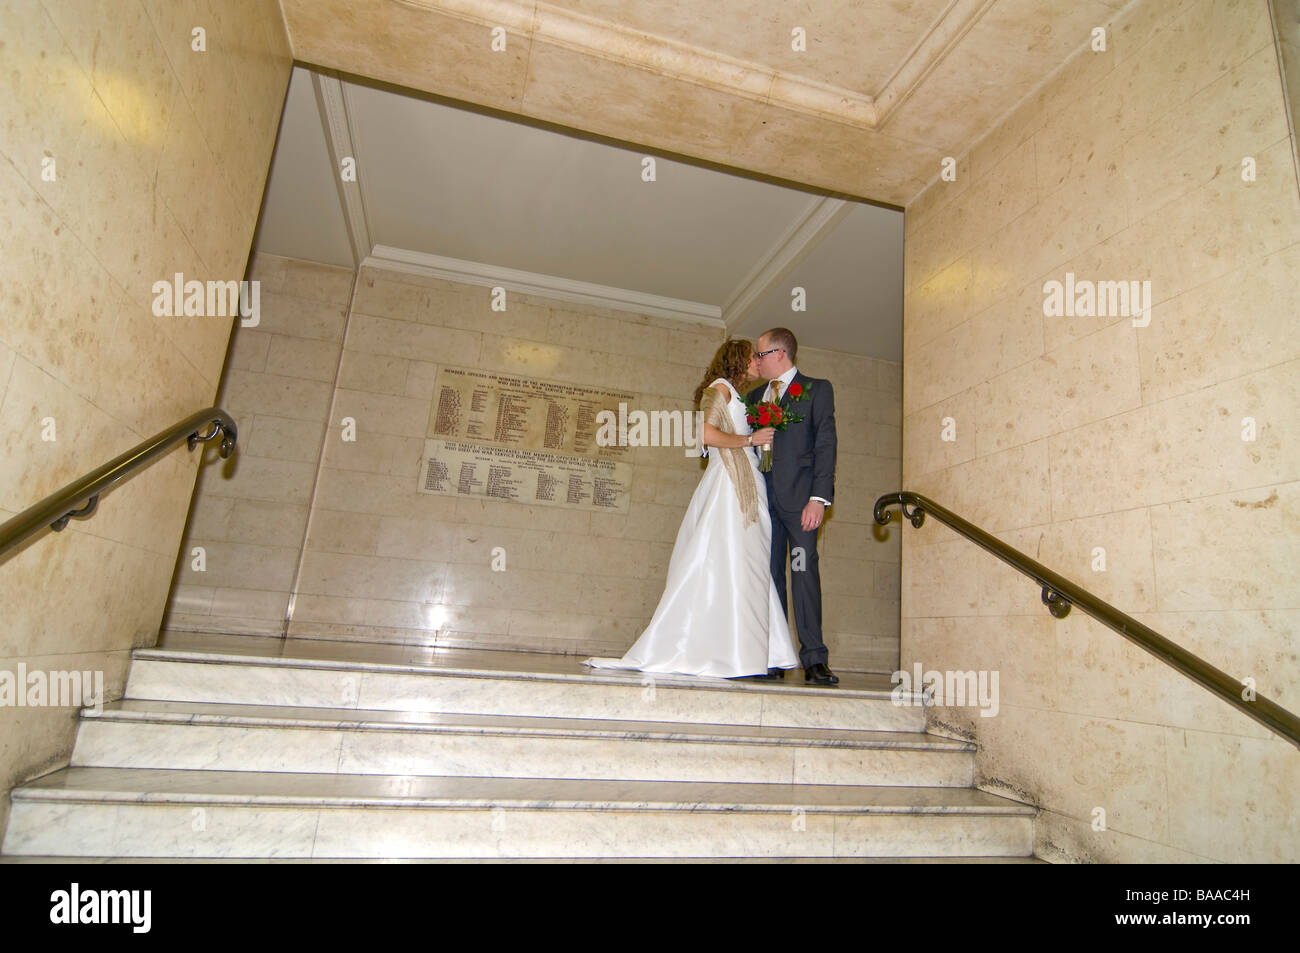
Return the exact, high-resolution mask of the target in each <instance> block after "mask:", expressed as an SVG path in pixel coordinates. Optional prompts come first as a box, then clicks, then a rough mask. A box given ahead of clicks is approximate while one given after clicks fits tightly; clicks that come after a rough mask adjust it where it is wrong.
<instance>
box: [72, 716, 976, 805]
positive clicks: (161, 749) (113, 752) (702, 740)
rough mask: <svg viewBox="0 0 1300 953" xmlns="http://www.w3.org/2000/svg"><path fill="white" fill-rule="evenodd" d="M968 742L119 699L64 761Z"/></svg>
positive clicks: (861, 757)
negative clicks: (68, 758) (120, 700)
mask: <svg viewBox="0 0 1300 953" xmlns="http://www.w3.org/2000/svg"><path fill="white" fill-rule="evenodd" d="M974 750H975V746H974V745H971V744H969V743H966V742H963V741H955V740H952V739H947V738H941V737H938V736H935V735H927V734H925V733H921V732H902V731H854V730H845V729H813V728H781V727H776V728H770V727H759V726H752V725H702V724H695V723H689V722H679V723H670V722H638V721H627V720H597V719H578V718H554V717H520V716H505V715H465V714H442V713H429V712H394V711H365V710H358V709H337V708H287V707H273V706H248V705H209V704H201V703H195V702H158V701H124V702H119V703H116V704H111V705H108V706H106V707H105V709H104V711H103V713H102V714H101V715H99V716H98V717H92V716H85V717H83V718H82V721H81V725H80V728H79V731H78V734H77V742H76V746H75V748H74V750H73V753H72V761H71V763H72V765H73V766H79V767H116V768H179V769H194V770H215V771H266V772H320V773H324V774H376V775H398V774H400V775H443V776H462V777H515V778H604V779H626V780H638V779H639V780H652V781H724V782H747V783H758V782H762V783H795V784H851V785H871V784H879V785H898V786H906V787H931V786H934V787H939V786H949V787H962V786H967V787H968V786H970V785H971V784H972V783H973V763H974V759H973V757H972V755H973V752H974Z"/></svg>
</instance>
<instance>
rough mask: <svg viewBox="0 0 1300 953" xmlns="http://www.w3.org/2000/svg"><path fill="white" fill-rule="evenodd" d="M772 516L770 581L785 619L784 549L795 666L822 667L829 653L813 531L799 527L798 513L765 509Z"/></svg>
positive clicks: (799, 513)
mask: <svg viewBox="0 0 1300 953" xmlns="http://www.w3.org/2000/svg"><path fill="white" fill-rule="evenodd" d="M768 512H769V513H771V515H772V581H773V582H774V583H776V592H777V595H778V596H780V598H781V608H782V609H783V610H785V612H786V615H787V616H789V612H790V610H789V607H788V605H787V604H786V593H785V564H786V554H787V548H788V551H789V557H790V593H791V596H793V598H794V624H795V628H796V629H797V630H798V634H799V663H800V664H801V665H802V666H803V667H804V668H808V667H809V666H811V665H816V664H818V663H819V662H820V663H822V664H825V663H826V662H827V661H828V660H829V658H830V651H829V650H828V649H827V648H826V643H825V642H823V641H822V578H821V571H820V570H819V569H818V568H817V530H813V531H812V532H808V531H807V530H805V529H804V528H803V526H802V525H801V522H800V521H801V520H802V518H803V512H802V510H795V511H794V512H792V513H789V512H784V511H782V510H779V509H777V508H776V507H771V506H770V507H769V508H768Z"/></svg>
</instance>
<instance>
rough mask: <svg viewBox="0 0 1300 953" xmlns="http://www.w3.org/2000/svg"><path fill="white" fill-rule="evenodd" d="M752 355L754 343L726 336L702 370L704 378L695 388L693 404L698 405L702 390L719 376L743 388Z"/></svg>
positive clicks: (737, 387)
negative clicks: (705, 368)
mask: <svg viewBox="0 0 1300 953" xmlns="http://www.w3.org/2000/svg"><path fill="white" fill-rule="evenodd" d="M753 356H754V345H753V343H752V342H750V341H746V340H745V339H744V338H727V340H725V341H723V342H722V347H720V348H718V353H717V354H714V355H713V361H712V363H710V364H709V369H708V370H707V371H705V372H704V379H703V380H702V381H700V386H699V387H697V388H695V406H696V407H698V406H699V405H700V398H701V397H703V396H704V390H705V388H707V387H708V386H709V385H710V384H712V383H713V382H714V381H716V380H717V379H718V378H719V377H725V378H726V379H727V380H729V381H731V386H732V387H734V388H736V390H743V389H742V385H743V384H745V383H746V382H747V381H748V380H749V359H750V358H751V357H753Z"/></svg>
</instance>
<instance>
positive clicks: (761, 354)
mask: <svg viewBox="0 0 1300 953" xmlns="http://www.w3.org/2000/svg"><path fill="white" fill-rule="evenodd" d="M784 350H785V348H783V347H773V348H768V349H767V350H766V351H759V352H758V353H757V354H755V355H754V356H755V357H767V356H768V355H769V354H775V353H776V352H777V351H784Z"/></svg>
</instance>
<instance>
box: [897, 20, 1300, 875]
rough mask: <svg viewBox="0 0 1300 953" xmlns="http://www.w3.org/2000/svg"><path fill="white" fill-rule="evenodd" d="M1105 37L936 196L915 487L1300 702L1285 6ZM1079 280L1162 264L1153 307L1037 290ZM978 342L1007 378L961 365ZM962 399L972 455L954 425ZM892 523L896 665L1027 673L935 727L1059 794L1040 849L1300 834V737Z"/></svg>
mask: <svg viewBox="0 0 1300 953" xmlns="http://www.w3.org/2000/svg"><path fill="white" fill-rule="evenodd" d="M1108 35H1109V36H1110V37H1111V38H1112V39H1113V41H1114V42H1113V48H1112V50H1111V51H1110V52H1109V53H1107V54H1105V55H1096V56H1094V55H1093V54H1091V53H1090V52H1088V51H1087V50H1084V51H1082V52H1081V53H1079V54H1078V55H1077V56H1076V57H1075V58H1074V59H1072V60H1071V61H1069V63H1067V64H1066V66H1065V67H1063V68H1062V70H1061V71H1059V72H1058V73H1057V75H1056V76H1054V77H1053V78H1052V79H1050V80H1049V81H1048V82H1047V83H1046V84H1045V85H1044V86H1043V87H1042V88H1041V89H1040V90H1039V91H1038V92H1037V93H1036V94H1034V95H1033V96H1031V97H1029V98H1028V99H1027V100H1026V101H1025V102H1024V103H1022V104H1021V106H1019V107H1017V109H1016V110H1015V111H1013V113H1012V114H1011V115H1009V116H1008V117H1007V118H1006V119H1005V120H1004V121H1003V122H1002V123H1001V124H1000V125H999V127H998V128H996V129H994V130H991V131H990V132H989V134H988V135H987V136H986V137H985V138H984V140H983V141H982V142H981V143H979V144H977V146H976V147H975V148H973V149H972V150H971V153H970V155H968V156H967V159H966V163H965V167H966V168H967V170H968V174H969V177H970V180H971V181H969V182H967V183H966V184H965V185H964V190H965V191H964V192H963V193H962V195H961V197H953V198H948V197H945V196H944V195H942V194H936V195H933V196H930V195H928V194H927V195H923V196H921V197H920V198H919V199H918V200H917V201H916V202H915V203H913V204H914V205H915V206H916V208H917V211H918V213H919V217H918V220H917V221H916V222H914V223H909V225H908V229H907V232H906V234H907V241H908V242H909V243H915V244H916V245H917V246H918V247H917V249H916V251H914V252H913V254H912V255H911V256H910V257H909V258H908V259H907V260H908V262H909V265H908V267H909V268H910V269H912V274H911V275H910V276H909V278H908V280H907V282H906V285H905V286H906V288H907V294H906V298H905V312H906V313H907V314H908V315H909V316H910V321H911V324H910V329H911V331H912V333H913V334H914V336H915V337H914V340H913V342H912V343H910V344H909V349H908V351H907V352H906V355H907V362H906V364H905V367H904V372H905V376H906V379H907V386H906V389H905V393H904V420H905V425H904V454H903V472H904V474H906V476H907V481H906V483H907V488H909V489H916V490H917V491H918V492H922V493H927V494H928V495H938V494H945V495H946V496H948V497H950V498H951V499H952V500H955V501H957V502H956V503H947V505H949V506H950V508H951V509H953V510H955V511H956V512H957V513H958V514H960V515H963V516H965V517H967V518H968V519H971V520H972V521H973V522H975V523H977V524H978V525H981V526H983V527H984V528H986V529H992V530H993V531H995V532H996V535H998V536H999V537H1000V538H1002V539H1003V540H1004V541H1006V542H1007V543H1008V544H1010V545H1012V546H1014V547H1016V548H1017V549H1020V550H1022V551H1023V552H1025V553H1027V554H1028V555H1030V556H1032V557H1034V558H1035V559H1037V560H1039V561H1040V562H1042V563H1044V564H1045V565H1047V566H1048V567H1049V568H1051V569H1054V570H1055V571H1057V572H1059V573H1061V574H1062V575H1064V576H1066V577H1067V578H1070V579H1072V580H1073V581H1075V582H1077V583H1079V584H1080V585H1082V586H1084V587H1085V588H1087V589H1090V590H1091V591H1092V592H1094V593H1095V594H1096V595H1097V596H1099V597H1100V598H1102V599H1104V600H1107V601H1110V602H1112V603H1113V604H1114V605H1115V606H1116V607H1117V608H1118V609H1120V610H1121V611H1124V612H1127V613H1129V614H1130V615H1134V616H1135V617H1136V618H1138V620H1139V621H1142V622H1144V623H1145V624H1147V625H1150V626H1152V627H1153V628H1155V629H1156V630H1157V631H1160V632H1162V633H1164V634H1165V635H1166V636H1168V637H1170V638H1172V639H1174V641H1176V642H1178V643H1180V644H1182V645H1184V646H1185V647H1186V648H1188V649H1189V650H1190V651H1192V652H1195V653H1197V654H1198V655H1200V656H1201V657H1202V658H1204V659H1206V660H1207V661H1209V662H1210V663H1211V664H1213V665H1216V666H1219V667H1222V668H1223V669H1224V670H1225V671H1228V672H1229V673H1231V674H1232V675H1233V676H1234V677H1237V676H1240V677H1247V676H1248V677H1251V678H1255V679H1256V680H1257V684H1258V685H1259V691H1260V692H1261V694H1265V695H1266V696H1268V697H1270V698H1272V699H1273V700H1275V701H1279V703H1280V704H1284V705H1285V704H1289V705H1290V706H1291V708H1292V710H1294V709H1295V705H1296V699H1295V692H1294V690H1293V689H1292V685H1293V684H1294V683H1295V680H1296V677H1297V672H1296V670H1295V661H1294V652H1293V650H1292V649H1291V648H1290V646H1291V645H1292V643H1293V638H1292V636H1291V635H1290V634H1288V633H1289V632H1290V628H1291V626H1292V625H1293V620H1291V618H1290V617H1291V615H1293V614H1294V607H1295V605H1296V593H1295V584H1294V580H1293V579H1291V578H1289V576H1288V572H1289V567H1290V566H1292V565H1294V564H1295V563H1296V561H1297V559H1300V552H1297V551H1296V540H1297V539H1300V515H1297V512H1296V487H1297V485H1298V484H1297V483H1296V480H1297V477H1298V476H1300V443H1297V442H1296V441H1295V440H1294V439H1291V437H1290V436H1289V432H1290V431H1289V428H1288V426H1287V422H1288V421H1290V420H1293V419H1295V417H1296V413H1297V410H1300V396H1298V395H1297V390H1296V383H1295V382H1296V380H1297V367H1296V363H1295V353H1294V341H1293V340H1292V339H1293V338H1294V337H1295V335H1294V333H1293V332H1294V314H1295V304H1294V301H1293V300H1292V299H1293V295H1294V287H1293V286H1294V284H1295V282H1294V280H1293V275H1294V272H1295V267H1294V264H1295V263H1294V262H1293V261H1292V256H1293V254H1294V250H1295V248H1296V247H1300V246H1297V242H1300V191H1298V190H1297V181H1296V171H1295V167H1294V165H1293V163H1292V160H1291V152H1290V150H1291V143H1290V142H1289V139H1288V137H1287V135H1286V132H1285V115H1284V112H1283V110H1284V103H1283V97H1282V89H1281V85H1280V82H1279V79H1278V71H1277V65H1278V64H1277V55H1276V53H1275V51H1274V46H1273V41H1272V34H1271V30H1270V27H1269V23H1268V15H1267V8H1266V5H1264V4H1243V3H1234V2H1231V0H1222V2H1220V0H1188V2H1185V3H1179V4H1165V3H1156V2H1140V3H1137V4H1133V5H1130V6H1128V7H1125V8H1124V9H1123V10H1122V11H1120V12H1119V13H1117V15H1116V18H1115V20H1114V21H1112V23H1111V24H1110V25H1109V31H1108ZM1028 151H1031V152H1032V155H1033V165H1032V172H1033V175H1032V178H1031V180H1030V181H1029V182H1027V183H1026V184H1025V191H1024V198H1025V199H1026V202H1025V203H1024V204H1023V205H1018V206H1016V208H1017V209H1019V210H1020V213H1019V214H1018V216H1017V217H1014V218H1012V219H1009V220H1005V221H1000V220H999V219H998V217H997V216H995V215H990V216H987V217H986V219H985V220H984V221H983V222H982V223H975V224H973V225H972V224H968V222H969V219H968V218H966V217H965V215H966V213H965V212H964V211H963V208H964V206H965V205H967V204H969V202H970V199H969V196H972V195H977V194H980V192H981V189H982V188H983V190H984V191H985V192H987V193H990V194H1000V190H1001V189H1003V188H1004V186H1005V182H1004V179H1003V178H1000V177H999V176H1000V173H999V172H998V170H999V168H1000V167H1004V166H1005V164H1006V163H1008V162H1010V163H1015V162H1016V156H1018V155H1022V154H1024V153H1025V152H1028ZM1245 156H1249V157H1251V158H1252V159H1254V160H1255V177H1254V179H1253V180H1251V179H1250V178H1249V177H1246V178H1243V176H1242V174H1241V173H1242V168H1243V166H1242V158H1243V157H1245ZM985 179H987V184H984V180H985ZM943 188H944V183H935V184H934V185H932V186H931V188H930V191H932V192H937V193H942V192H943ZM908 215H909V217H910V216H911V209H910V208H909V210H908ZM949 261H951V262H954V263H955V264H952V265H948V262H949ZM967 261H968V262H969V267H968V266H967ZM944 266H947V267H946V270H945V267H944ZM1066 272H1073V273H1074V274H1075V276H1076V278H1078V279H1088V280H1094V281H1102V280H1133V279H1142V280H1150V281H1151V298H1152V303H1153V307H1152V309H1151V314H1150V323H1149V324H1145V325H1144V324H1143V323H1142V321H1141V320H1139V321H1138V322H1137V324H1135V323H1134V321H1133V319H1132V316H1129V315H1105V314H1088V315H1082V316H1077V317H1054V316H1049V315H1046V314H1044V312H1043V310H1042V301H1043V292H1042V287H1043V283H1044V282H1045V281H1047V280H1049V279H1056V280H1063V279H1064V277H1065V273H1066ZM946 282H947V283H948V284H946ZM949 284H950V287H949ZM1015 289H1019V290H1015ZM954 291H955V294H953V292H954ZM1013 291H1014V294H1013ZM961 295H967V296H969V298H970V299H971V300H970V301H960V300H954V298H955V297H958V296H961ZM990 299H992V300H991V301H990ZM986 301H990V303H989V304H988V305H987V306H984V304H985V302H986ZM972 302H974V303H975V305H976V306H975V307H972ZM1035 317H1036V318H1037V319H1038V320H1037V321H1035V320H1034V319H1035ZM1140 317H1141V316H1139V318H1140ZM978 323H982V326H981V327H978V328H976V325H977V324H978ZM967 350H968V351H969V352H970V354H971V355H972V356H974V357H978V360H979V363H980V364H981V365H983V366H985V367H991V368H996V371H995V372H993V373H989V374H987V375H985V376H980V374H979V373H978V372H976V371H975V370H973V369H971V368H968V367H965V366H963V365H962V364H961V363H960V362H959V361H958V360H957V359H956V355H957V354H958V352H962V351H967ZM969 415H973V416H974V420H973V421H972V423H973V433H972V432H971V428H969V427H968V428H967V429H966V431H965V432H964V433H963V431H962V428H961V426H960V425H961V423H962V419H961V418H962V417H963V416H969ZM942 416H952V417H954V418H957V420H958V435H959V438H964V437H966V436H967V435H970V436H972V437H973V438H974V439H973V444H970V443H968V444H966V445H962V444H961V443H960V440H959V441H958V442H956V443H950V444H942V445H941V444H939V443H938V442H937V433H938V421H939V418H940V417H942ZM1252 424H1253V429H1252V427H1251V425H1252ZM940 502H945V503H946V500H944V499H940ZM1018 515H1020V518H1018ZM889 529H890V530H891V531H894V532H899V531H903V533H902V535H904V536H905V539H904V540H903V572H902V622H901V625H902V633H903V638H902V641H901V645H902V652H901V657H900V664H901V666H902V667H904V668H907V667H909V666H910V664H911V663H912V662H913V661H922V662H924V663H925V664H926V665H927V666H934V667H937V668H946V669H954V670H965V669H972V668H976V667H990V666H994V665H998V666H1005V667H1006V674H1007V676H1008V678H1007V681H1006V682H1005V683H1004V685H1005V692H1006V695H1005V698H1004V702H1005V704H1004V705H1003V709H1002V711H1001V712H1000V713H999V715H998V716H997V717H995V718H987V719H981V718H979V717H972V716H971V714H970V713H969V712H963V711H960V710H959V711H947V712H935V713H933V715H932V719H931V725H932V727H933V728H935V729H936V730H942V731H945V732H950V733H956V734H958V735H960V736H962V737H969V738H971V739H973V740H975V741H976V742H977V743H978V744H979V746H980V753H979V755H978V756H977V760H976V771H977V777H978V778H979V781H978V786H980V787H982V788H985V789H986V790H990V791H994V792H998V793H1005V794H1007V795H1008V796H1012V797H1018V798H1020V799H1022V800H1028V801H1032V802H1033V803H1036V804H1038V805H1040V807H1041V808H1042V810H1043V813H1042V814H1041V815H1040V818H1039V821H1038V825H1039V829H1038V832H1037V836H1036V847H1035V850H1036V852H1038V853H1039V856H1042V857H1045V858H1046V859H1049V860H1055V861H1066V862H1073V861H1106V862H1146V861H1152V860H1174V859H1183V860H1200V861H1205V860H1212V861H1229V862H1232V861H1265V862H1268V861H1279V860H1284V859H1290V858H1292V857H1294V856H1295V855H1296V854H1297V852H1300V833H1298V832H1297V831H1296V829H1295V827H1294V824H1293V823H1291V821H1290V820H1289V814H1288V810H1289V809H1288V807H1287V805H1289V803H1290V801H1291V800H1292V797H1291V791H1292V790H1293V785H1294V779H1293V778H1292V777H1291V775H1292V774H1293V773H1294V766H1295V758H1294V750H1293V749H1291V748H1290V746H1288V745H1287V744H1285V743H1283V742H1280V741H1278V740H1277V739H1276V738H1274V737H1272V736H1271V735H1270V734H1269V733H1268V732H1267V730H1266V729H1264V728H1263V727H1261V726H1260V725H1259V724H1257V723H1256V722H1254V721H1253V720H1252V719H1250V718H1249V717H1247V716H1246V715H1244V714H1242V713H1240V712H1238V711H1236V710H1235V709H1233V708H1232V707H1231V706H1229V705H1227V704H1226V703H1225V702H1223V701H1222V700H1220V699H1218V698H1217V697H1216V696H1214V695H1212V694H1210V693H1208V692H1207V691H1205V690H1204V689H1202V688H1201V687H1200V686H1199V685H1197V684H1195V683H1193V682H1191V681H1189V680H1188V679H1186V678H1185V677H1183V676H1181V675H1180V674H1179V673H1177V672H1176V671H1174V670H1172V669H1171V668H1169V667H1168V666H1167V665H1165V664H1164V663H1163V662H1161V661H1160V660H1158V659H1157V658H1155V657H1154V656H1152V655H1151V654H1149V653H1147V652H1145V651H1143V650H1142V649H1140V648H1139V647H1137V646H1135V645H1133V644H1131V643H1130V642H1129V641H1127V640H1126V639H1124V638H1123V637H1122V636H1120V635H1118V634H1117V633H1115V632H1113V631H1111V630H1110V629H1108V628H1105V627H1104V626H1102V625H1100V624H1099V623H1097V622H1095V621H1094V620H1092V619H1090V618H1089V617H1087V616H1086V615H1085V614H1083V613H1082V612H1080V611H1079V610H1077V609H1076V610H1075V611H1074V612H1072V613H1071V614H1070V616H1069V617H1068V618H1066V619H1064V620H1055V619H1052V618H1051V616H1049V615H1048V614H1047V613H1046V611H1045V609H1044V608H1043V607H1042V606H1041V604H1040V603H1039V593H1038V589H1037V586H1035V584H1034V583H1033V582H1032V581H1030V580H1027V579H1025V578H1024V577H1023V576H1021V575H1020V574H1019V573H1017V572H1015V571H1014V570H1012V569H1010V568H1009V567H1007V566H1006V565H1005V564H1003V563H1001V562H999V561H997V560H995V559H993V558H992V557H989V556H987V555H985V554H982V553H978V552H976V551H974V550H973V547H971V546H970V545H969V544H967V543H964V542H961V541H959V540H957V539H956V537H955V536H954V535H953V534H951V533H948V532H946V531H943V530H938V529H932V528H931V527H930V525H929V524H928V523H927V526H926V527H925V528H923V529H921V530H914V529H912V528H911V527H910V526H907V525H902V526H898V525H893V526H891V527H889ZM1103 550H1104V556H1105V560H1106V562H1105V568H1104V569H1101V568H1099V565H1100V564H1099V562H1098V555H1099V553H1100V552H1101V551H1103ZM968 551H969V554H968ZM1282 567H1288V568H1282ZM1027 632H1032V633H1033V634H1034V635H1035V636H1036V637H1035V638H1029V639H1026V638H1024V636H1025V635H1026V634H1027ZM1012 635H1014V636H1015V638H1012V637H1011V636H1012ZM1265 685H1267V689H1265V687H1264V686H1265ZM1220 776H1224V777H1230V778H1231V779H1232V780H1231V782H1230V783H1226V784H1224V785H1218V784H1211V783H1209V780H1208V779H1210V778H1212V777H1213V778H1218V777H1220ZM1096 807H1103V808H1104V809H1105V810H1106V817H1107V831H1106V832H1105V833H1104V834H1098V833H1096V832H1093V831H1092V830H1091V826H1090V824H1091V820H1092V818H1093V816H1094V815H1093V810H1094V808H1096Z"/></svg>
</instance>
